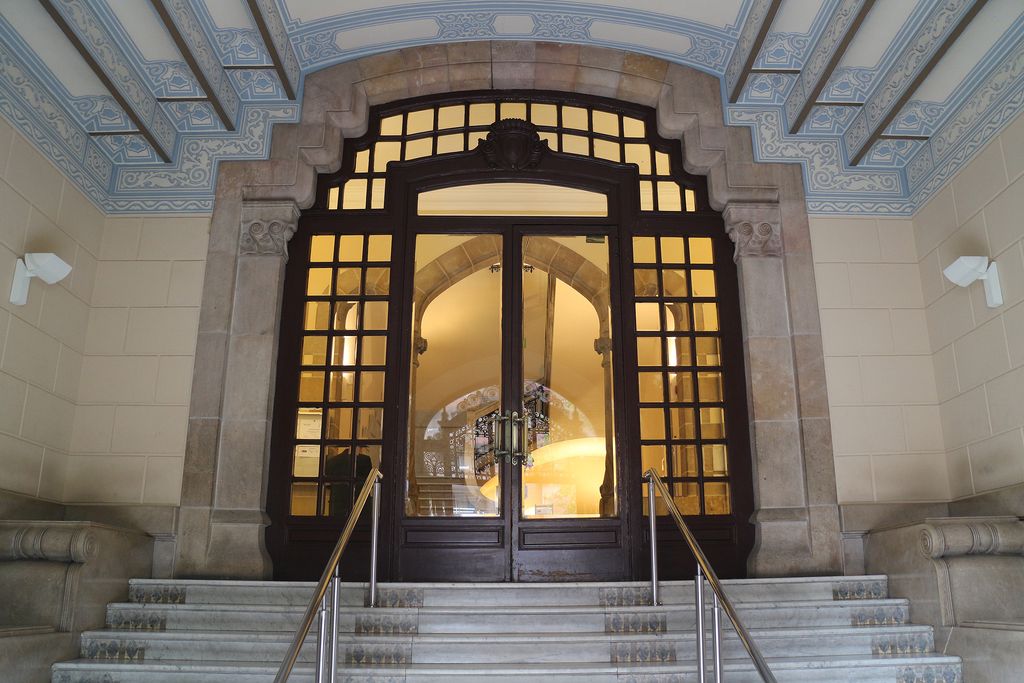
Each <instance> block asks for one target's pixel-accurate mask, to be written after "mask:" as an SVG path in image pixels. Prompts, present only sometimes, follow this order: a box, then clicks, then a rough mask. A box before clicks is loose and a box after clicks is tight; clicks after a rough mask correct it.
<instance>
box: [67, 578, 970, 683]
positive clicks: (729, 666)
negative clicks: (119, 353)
mask: <svg viewBox="0 0 1024 683" xmlns="http://www.w3.org/2000/svg"><path fill="white" fill-rule="evenodd" d="M724 583H725V587H726V591H727V593H728V594H729V596H730V598H731V599H732V600H733V602H734V604H735V605H736V607H737V609H738V611H739V613H740V615H741V617H742V618H743V619H744V621H745V623H746V625H747V627H748V629H750V631H751V634H752V636H753V637H754V639H755V641H756V642H757V643H758V644H759V646H760V647H761V649H762V652H763V653H764V655H765V657H766V658H767V660H768V662H769V664H770V665H771V667H772V670H773V671H774V672H775V674H776V676H777V678H778V680H779V681H780V682H783V681H801V682H811V681H814V682H815V683H825V682H833V681H837V682H838V681H857V682H861V683H866V682H871V683H875V682H877V683H882V682H886V683H925V682H927V683H960V682H961V664H960V660H959V659H958V658H956V657H948V656H942V655H939V654H936V653H935V643H934V639H933V635H932V629H931V627H929V626H917V625H913V624H910V623H908V616H909V604H908V603H907V601H906V600H902V599H894V598H890V597H889V596H888V588H887V581H886V578H885V577H884V576H863V577H814V578H797V579H746V580H733V581H726V582H724ZM661 587H662V595H661V599H662V603H663V604H662V605H659V606H657V607H652V606H650V589H649V587H648V586H647V585H646V584H641V583H577V584H382V585H381V587H380V605H381V606H380V607H377V608H373V609H371V608H367V607H365V606H364V605H365V604H366V602H365V601H366V586H365V585H364V584H345V585H344V588H343V590H342V602H343V604H344V607H343V609H342V611H341V619H340V627H339V632H340V635H339V642H338V648H339V655H338V660H339V670H338V673H339V675H338V680H339V681H353V682H354V681H367V682H373V683H378V682H379V683H383V682H385V681H386V682H388V683H390V682H393V681H409V682H412V681H430V682H433V683H441V682H442V681H456V682H458V683H469V682H471V681H484V680H486V681H543V682H545V683H547V682H551V683H560V682H562V681H575V682H581V681H586V683H603V682H605V681H631V682H634V683H690V682H691V681H696V680H697V678H696V673H695V672H696V667H695V653H696V643H695V631H694V610H693V584H692V582H688V581H682V582H674V581H673V582H665V583H663V584H662V586H661ZM312 590H313V585H312V584H309V583H280V582H252V581H203V580H192V581H185V580H134V581H132V582H131V586H130V591H129V595H130V597H129V600H130V601H129V602H127V603H114V604H110V605H109V606H108V607H107V628H106V629H104V630H99V631H90V632H86V633H84V634H82V642H81V653H80V658H79V659H76V660H73V661H69V662H60V663H57V664H55V665H54V667H53V676H52V680H53V682H54V683H129V682H136V681H138V682H140V683H150V682H153V683H155V682H164V681H167V682H168V683H170V682H175V683H179V682H180V683H186V682H187V683H200V682H201V683H208V682H216V683H220V682H223V683H235V682H238V683H242V682H243V681H245V682H260V681H268V682H269V681H272V680H273V678H274V674H275V672H276V670H277V666H278V663H279V662H280V661H281V659H282V658H283V657H284V654H285V651H286V650H287V648H288V645H289V644H290V642H291V638H292V633H293V630H294V627H295V625H296V624H297V622H298V621H299V618H300V616H301V614H302V611H303V608H304V607H305V604H306V602H307V601H308V599H309V596H310V595H311V594H312ZM314 650H315V645H314V642H313V639H312V637H311V638H310V639H308V640H307V642H306V646H305V647H304V649H303V651H302V653H301V655H300V659H299V664H298V665H297V666H296V669H295V672H294V673H293V675H292V678H291V680H292V681H312V680H313V676H312V663H313V659H314V655H315V652H314ZM708 651H709V652H710V643H709V647H708ZM723 653H724V655H723V656H724V659H725V674H724V679H725V680H726V681H728V682H729V683H733V682H736V683H739V682H743V683H746V682H748V681H749V682H751V683H753V682H754V681H758V680H759V678H758V676H757V674H756V673H755V672H754V670H753V668H752V666H751V665H750V663H749V660H748V659H747V656H746V653H745V652H744V651H743V648H742V646H741V645H740V643H739V640H738V639H737V638H736V635H735V634H734V633H733V632H732V631H731V629H728V628H726V629H725V632H724V634H723Z"/></svg>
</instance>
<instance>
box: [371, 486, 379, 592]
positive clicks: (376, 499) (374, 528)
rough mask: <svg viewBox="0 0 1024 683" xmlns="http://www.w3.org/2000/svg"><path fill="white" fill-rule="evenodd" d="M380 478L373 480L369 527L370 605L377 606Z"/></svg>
mask: <svg viewBox="0 0 1024 683" xmlns="http://www.w3.org/2000/svg"><path fill="white" fill-rule="evenodd" d="M380 488H381V487H380V478H379V477H378V479H377V481H375V482H373V519H372V521H371V528H370V607H376V606H377V543H378V539H377V536H378V533H377V532H378V530H379V527H380Z"/></svg>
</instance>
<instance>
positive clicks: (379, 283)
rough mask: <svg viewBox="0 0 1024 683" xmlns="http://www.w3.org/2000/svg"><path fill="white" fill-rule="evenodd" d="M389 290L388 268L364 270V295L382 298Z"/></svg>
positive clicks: (389, 274)
mask: <svg viewBox="0 0 1024 683" xmlns="http://www.w3.org/2000/svg"><path fill="white" fill-rule="evenodd" d="M390 290H391V269H390V268H367V269H366V293H367V294H369V295H376V296H384V295H385V294H387V293H388V292H389V291H390Z"/></svg>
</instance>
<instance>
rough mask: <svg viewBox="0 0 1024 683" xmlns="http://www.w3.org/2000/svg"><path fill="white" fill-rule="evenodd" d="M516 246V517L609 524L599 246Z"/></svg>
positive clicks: (529, 241)
mask: <svg viewBox="0 0 1024 683" xmlns="http://www.w3.org/2000/svg"><path fill="white" fill-rule="evenodd" d="M522 244H523V251H522V271H523V272H522V367H523V377H522V405H523V408H524V413H525V415H526V424H525V427H526V429H525V430H524V431H525V434H526V438H525V452H526V455H527V458H526V461H525V463H524V464H523V469H522V479H521V490H520V495H521V502H522V516H523V517H524V518H529V519H544V518H587V517H614V516H615V515H616V514H617V513H616V507H617V503H616V499H615V448H614V438H613V425H614V419H613V407H612V379H611V378H612V357H611V354H612V350H611V349H612V344H611V320H610V316H611V311H610V306H609V292H610V284H609V276H608V268H609V266H608V244H607V239H606V238H605V237H603V236H597V237H594V236H591V237H587V236H583V235H580V236H570V237H547V236H539V235H527V236H525V237H523V242H522Z"/></svg>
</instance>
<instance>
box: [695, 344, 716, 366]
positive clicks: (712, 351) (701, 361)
mask: <svg viewBox="0 0 1024 683" xmlns="http://www.w3.org/2000/svg"><path fill="white" fill-rule="evenodd" d="M694 342H695V343H696V345H697V365H721V364H722V350H721V348H720V347H721V342H720V341H719V340H718V337H697V338H696V339H695V340H694Z"/></svg>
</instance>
